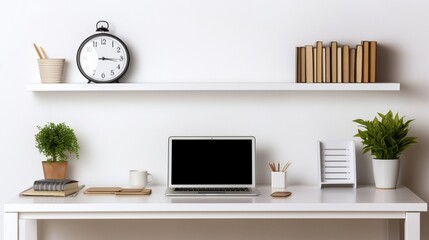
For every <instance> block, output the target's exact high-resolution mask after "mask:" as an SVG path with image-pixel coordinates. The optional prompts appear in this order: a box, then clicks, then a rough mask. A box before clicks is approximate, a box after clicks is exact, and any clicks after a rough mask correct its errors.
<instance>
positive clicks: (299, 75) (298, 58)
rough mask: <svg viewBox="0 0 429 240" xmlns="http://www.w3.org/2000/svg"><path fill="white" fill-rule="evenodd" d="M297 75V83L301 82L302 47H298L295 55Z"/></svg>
mask: <svg viewBox="0 0 429 240" xmlns="http://www.w3.org/2000/svg"><path fill="white" fill-rule="evenodd" d="M295 65H296V68H295V75H296V80H295V81H296V83H301V48H300V47H296V56H295Z"/></svg>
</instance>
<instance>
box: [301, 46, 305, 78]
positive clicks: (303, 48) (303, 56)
mask: <svg viewBox="0 0 429 240" xmlns="http://www.w3.org/2000/svg"><path fill="white" fill-rule="evenodd" d="M300 53H301V64H300V66H301V69H300V71H301V82H302V83H305V82H306V79H305V47H301V49H300Z"/></svg>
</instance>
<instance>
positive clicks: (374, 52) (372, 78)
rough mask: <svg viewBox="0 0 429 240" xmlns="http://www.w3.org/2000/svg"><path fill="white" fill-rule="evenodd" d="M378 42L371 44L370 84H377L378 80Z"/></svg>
mask: <svg viewBox="0 0 429 240" xmlns="http://www.w3.org/2000/svg"><path fill="white" fill-rule="evenodd" d="M376 72H377V42H376V41H371V42H369V82H370V83H375V82H376V78H377V73H376Z"/></svg>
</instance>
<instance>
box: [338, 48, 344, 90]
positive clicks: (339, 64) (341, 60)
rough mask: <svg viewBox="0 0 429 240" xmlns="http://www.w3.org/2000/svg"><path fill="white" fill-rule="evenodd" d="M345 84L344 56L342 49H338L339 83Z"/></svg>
mask: <svg viewBox="0 0 429 240" xmlns="http://www.w3.org/2000/svg"><path fill="white" fill-rule="evenodd" d="M342 82H343V54H342V49H341V47H338V48H337V83H342Z"/></svg>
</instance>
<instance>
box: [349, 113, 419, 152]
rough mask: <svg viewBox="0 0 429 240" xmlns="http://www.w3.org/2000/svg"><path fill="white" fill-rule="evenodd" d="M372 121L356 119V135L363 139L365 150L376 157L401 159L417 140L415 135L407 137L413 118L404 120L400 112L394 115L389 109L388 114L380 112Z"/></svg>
mask: <svg viewBox="0 0 429 240" xmlns="http://www.w3.org/2000/svg"><path fill="white" fill-rule="evenodd" d="M378 116H379V117H380V120H378V118H377V116H376V117H374V120H372V121H366V120H362V119H355V120H353V122H355V123H358V124H359V127H363V128H364V130H360V129H358V133H357V134H356V135H355V137H360V138H361V139H362V144H363V145H364V147H363V152H364V153H366V152H371V155H373V156H374V157H375V158H376V159H399V157H400V155H401V154H402V153H403V152H404V151H405V149H407V148H408V147H409V146H410V145H411V144H413V143H416V142H417V138H415V137H407V135H408V129H409V125H410V123H411V122H412V121H414V119H413V120H408V121H406V122H404V117H399V116H398V113H396V114H395V116H394V115H393V113H392V111H390V110H389V112H388V113H386V114H381V113H378Z"/></svg>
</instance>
